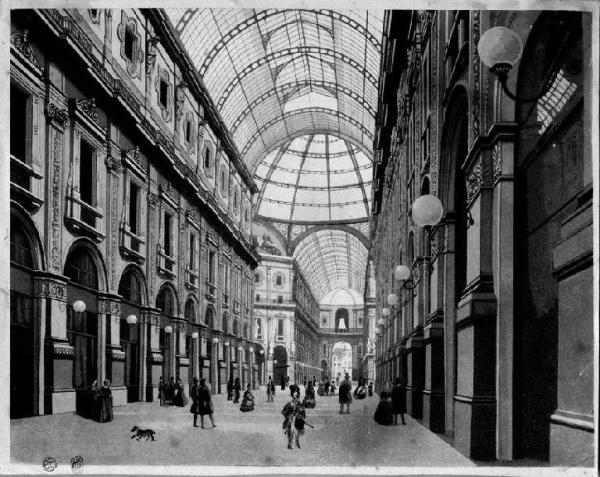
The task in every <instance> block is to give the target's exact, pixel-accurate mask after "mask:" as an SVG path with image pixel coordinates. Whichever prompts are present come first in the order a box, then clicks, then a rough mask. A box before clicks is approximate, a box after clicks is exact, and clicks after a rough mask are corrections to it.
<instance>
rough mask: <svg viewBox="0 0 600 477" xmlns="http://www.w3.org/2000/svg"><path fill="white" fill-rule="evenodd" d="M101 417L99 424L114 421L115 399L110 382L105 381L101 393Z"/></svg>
mask: <svg viewBox="0 0 600 477" xmlns="http://www.w3.org/2000/svg"><path fill="white" fill-rule="evenodd" d="M99 402H100V416H99V422H110V421H112V420H113V397H112V391H111V390H110V385H109V383H108V381H104V383H103V384H102V387H101V388H100V391H99Z"/></svg>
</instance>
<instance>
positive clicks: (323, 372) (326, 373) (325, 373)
mask: <svg viewBox="0 0 600 477" xmlns="http://www.w3.org/2000/svg"><path fill="white" fill-rule="evenodd" d="M328 376H329V366H328V364H327V360H325V359H322V360H321V379H322V380H324V379H327V377H328Z"/></svg>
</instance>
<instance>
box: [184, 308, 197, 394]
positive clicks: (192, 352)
mask: <svg viewBox="0 0 600 477" xmlns="http://www.w3.org/2000/svg"><path fill="white" fill-rule="evenodd" d="M196 310H197V307H196V301H195V299H194V298H192V297H190V298H188V299H187V301H186V302H185V308H184V313H183V316H184V317H185V320H186V322H187V324H188V326H187V327H188V329H189V330H191V332H192V333H194V332H196V333H198V338H196V339H193V338H192V336H191V334H190V333H187V334H186V337H185V342H186V346H185V348H186V353H187V354H188V358H189V362H190V364H191V369H190V370H189V372H188V379H187V381H188V384H189V385H190V386H191V385H192V379H193V378H194V377H196V378H200V377H201V375H200V369H201V368H200V361H199V359H200V353H199V351H198V350H199V347H200V344H199V343H200V332H199V327H198V313H197V311H196Z"/></svg>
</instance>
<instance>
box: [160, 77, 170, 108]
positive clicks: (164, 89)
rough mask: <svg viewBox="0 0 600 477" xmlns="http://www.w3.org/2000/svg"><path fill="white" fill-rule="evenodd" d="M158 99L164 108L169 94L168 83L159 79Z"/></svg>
mask: <svg viewBox="0 0 600 477" xmlns="http://www.w3.org/2000/svg"><path fill="white" fill-rule="evenodd" d="M158 91H159V94H158V101H159V102H160V104H161V106H162V107H163V108H166V107H167V105H168V99H167V97H168V94H169V85H168V83H167V82H166V81H164V80H160V87H159V89H158Z"/></svg>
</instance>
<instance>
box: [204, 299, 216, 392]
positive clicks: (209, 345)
mask: <svg viewBox="0 0 600 477" xmlns="http://www.w3.org/2000/svg"><path fill="white" fill-rule="evenodd" d="M204 324H205V325H206V326H207V327H208V329H209V330H212V329H214V326H215V310H214V308H213V307H212V306H210V305H209V306H208V307H207V308H206V313H205V314H204ZM213 350H214V352H216V345H214V346H213V342H212V336H211V335H209V336H208V338H207V339H206V361H205V366H204V373H203V375H204V376H205V377H206V375H208V380H209V382H210V385H211V388H212V392H213V393H214V392H216V391H217V386H216V379H215V377H216V376H215V373H216V357H215V361H214V362H213ZM207 367H208V372H207V369H206V368H207Z"/></svg>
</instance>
